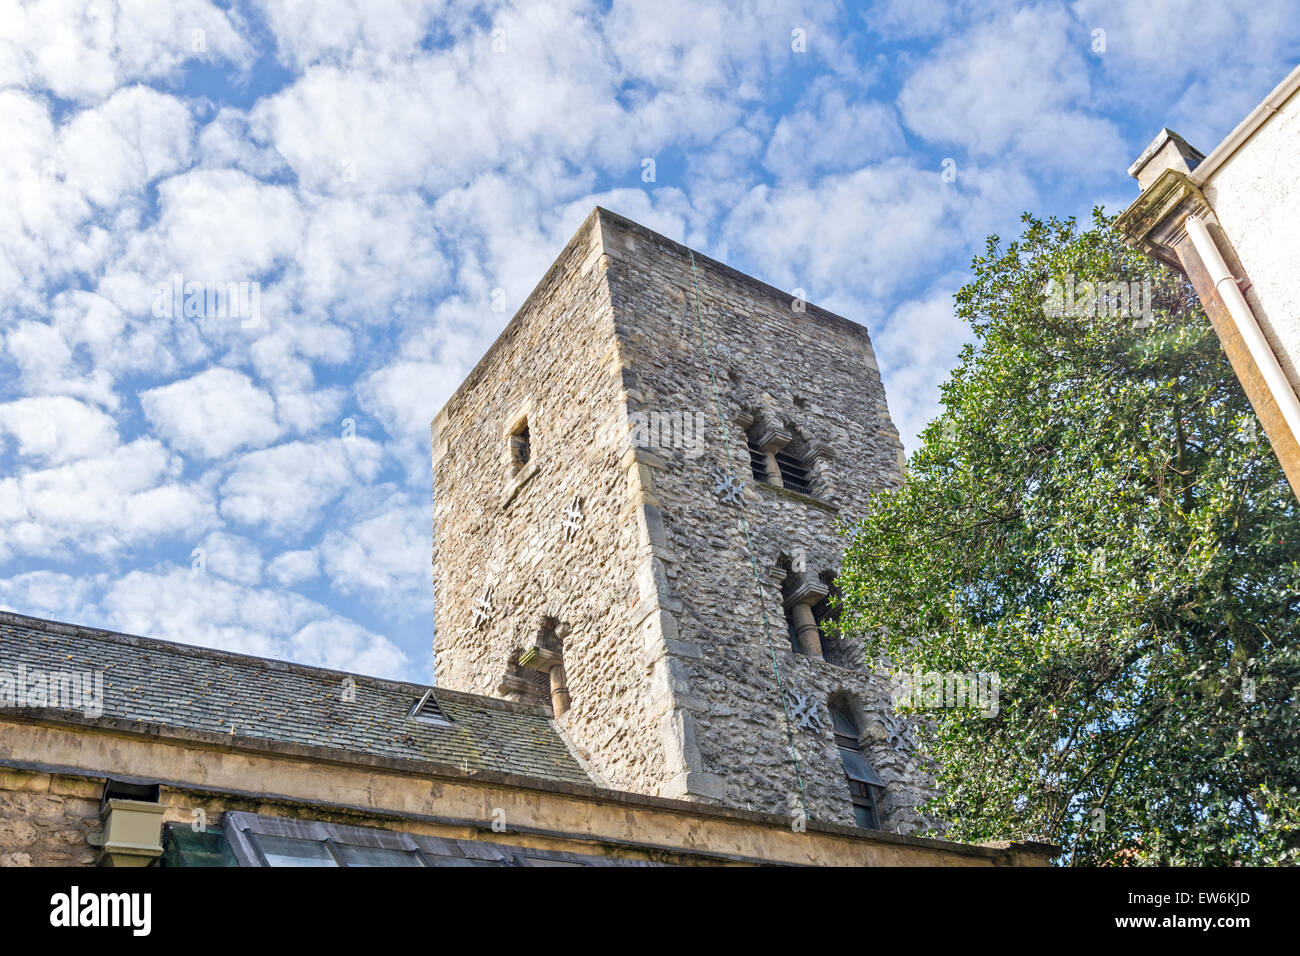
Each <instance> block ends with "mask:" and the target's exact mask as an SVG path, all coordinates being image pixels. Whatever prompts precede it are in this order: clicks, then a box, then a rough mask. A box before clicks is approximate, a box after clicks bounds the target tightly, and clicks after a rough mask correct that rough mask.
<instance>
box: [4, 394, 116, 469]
mask: <svg viewBox="0 0 1300 956" xmlns="http://www.w3.org/2000/svg"><path fill="white" fill-rule="evenodd" d="M4 433H7V434H9V435H12V436H13V437H15V438H16V439H17V440H18V451H19V453H20V454H22V455H25V456H28V457H31V458H39V459H40V460H42V461H43V462H45V463H47V464H62V463H63V462H66V461H72V460H73V459H77V458H88V457H94V456H98V455H105V454H107V453H108V452H110V451H112V450H113V448H115V447H116V446H117V423H116V422H115V421H114V420H113V419H112V418H111V417H110V416H108V415H105V414H104V413H103V412H101V411H99V410H98V409H96V408H92V407H91V406H89V405H86V404H83V403H82V402H79V401H77V400H76V399H74V398H65V397H50V398H20V399H19V400H18V401H16V402H9V403H7V404H4V405H0V434H4Z"/></svg>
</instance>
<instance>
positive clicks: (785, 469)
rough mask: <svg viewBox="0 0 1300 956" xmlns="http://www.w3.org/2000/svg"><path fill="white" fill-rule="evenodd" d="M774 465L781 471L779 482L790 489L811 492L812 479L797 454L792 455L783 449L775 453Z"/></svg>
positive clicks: (805, 464)
mask: <svg viewBox="0 0 1300 956" xmlns="http://www.w3.org/2000/svg"><path fill="white" fill-rule="evenodd" d="M775 458H776V467H777V468H778V469H780V471H781V484H782V486H784V487H786V488H789V489H790V490H791V491H797V492H800V493H801V494H805V495H810V494H812V480H811V478H810V477H809V475H810V469H809V468H808V465H807V463H805V462H804V460H803V459H802V458H800V457H799V456H798V455H792V454H790V453H789V452H788V451H785V450H784V449H783V450H781V451H778V452H777V453H776V455H775Z"/></svg>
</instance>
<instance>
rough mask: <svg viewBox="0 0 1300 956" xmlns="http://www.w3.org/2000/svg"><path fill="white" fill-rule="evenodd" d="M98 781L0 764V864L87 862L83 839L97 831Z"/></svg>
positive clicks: (91, 857)
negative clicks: (0, 767) (8, 768)
mask: <svg viewBox="0 0 1300 956" xmlns="http://www.w3.org/2000/svg"><path fill="white" fill-rule="evenodd" d="M102 791H103V781H99V782H98V783H96V782H92V781H87V780H83V779H81V778H79V777H72V776H65V775H62V774H48V773H39V772H35V771H26V770H6V769H0V866H89V865H91V864H92V863H94V862H95V860H96V853H95V851H94V850H93V849H92V848H91V846H90V844H89V843H88V842H87V840H86V838H87V837H88V836H89V835H90V834H91V833H92V832H95V831H98V830H102V829H103V826H102V825H101V823H100V821H99V797H100V793H101V792H102Z"/></svg>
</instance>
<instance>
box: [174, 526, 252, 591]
mask: <svg viewBox="0 0 1300 956" xmlns="http://www.w3.org/2000/svg"><path fill="white" fill-rule="evenodd" d="M197 550H198V551H199V554H198V555H195V554H194V553H193V552H191V555H190V557H191V562H190V567H191V569H192V570H198V569H201V570H202V572H203V573H204V574H215V575H217V576H218V577H222V578H225V579H227V580H229V581H237V582H238V583H240V584H248V585H256V584H261V583H262V554H261V552H260V551H259V550H258V548H257V545H256V543H254V542H253V541H251V540H249V539H248V538H241V537H240V536H239V535H234V534H227V533H226V532H224V531H214V532H212V533H211V534H209V535H208V536H207V537H205V538H204V539H203V540H202V541H201V542H200V543H199V547H198V549H197ZM196 564H197V565H198V568H196V567H195V565H196Z"/></svg>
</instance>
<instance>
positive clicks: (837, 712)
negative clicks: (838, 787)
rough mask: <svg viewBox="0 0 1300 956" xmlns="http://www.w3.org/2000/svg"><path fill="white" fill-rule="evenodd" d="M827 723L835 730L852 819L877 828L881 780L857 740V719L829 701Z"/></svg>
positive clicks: (842, 707) (881, 792)
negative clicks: (846, 783)
mask: <svg viewBox="0 0 1300 956" xmlns="http://www.w3.org/2000/svg"><path fill="white" fill-rule="evenodd" d="M830 712H831V723H832V725H833V727H834V730H835V744H836V746H838V747H839V748H840V764H841V765H842V766H843V768H844V776H845V777H846V778H847V779H848V782H849V797H850V798H851V799H852V801H853V820H854V823H856V824H857V825H858V826H860V827H864V828H866V829H870V830H879V829H880V808H881V804H882V803H883V800H884V792H885V781H884V780H882V779H880V775H879V774H878V773H876V771H875V770H874V769H872V766H871V764H870V762H868V760H867V758H866V755H865V754H863V752H862V745H861V744H860V743H859V739H860V731H859V729H858V724H857V721H855V720H854V719H853V715H852V714H851V713H850V712H849V710H848V709H847V708H846V707H845V704H844V702H843V701H832V702H831V704H830Z"/></svg>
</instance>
